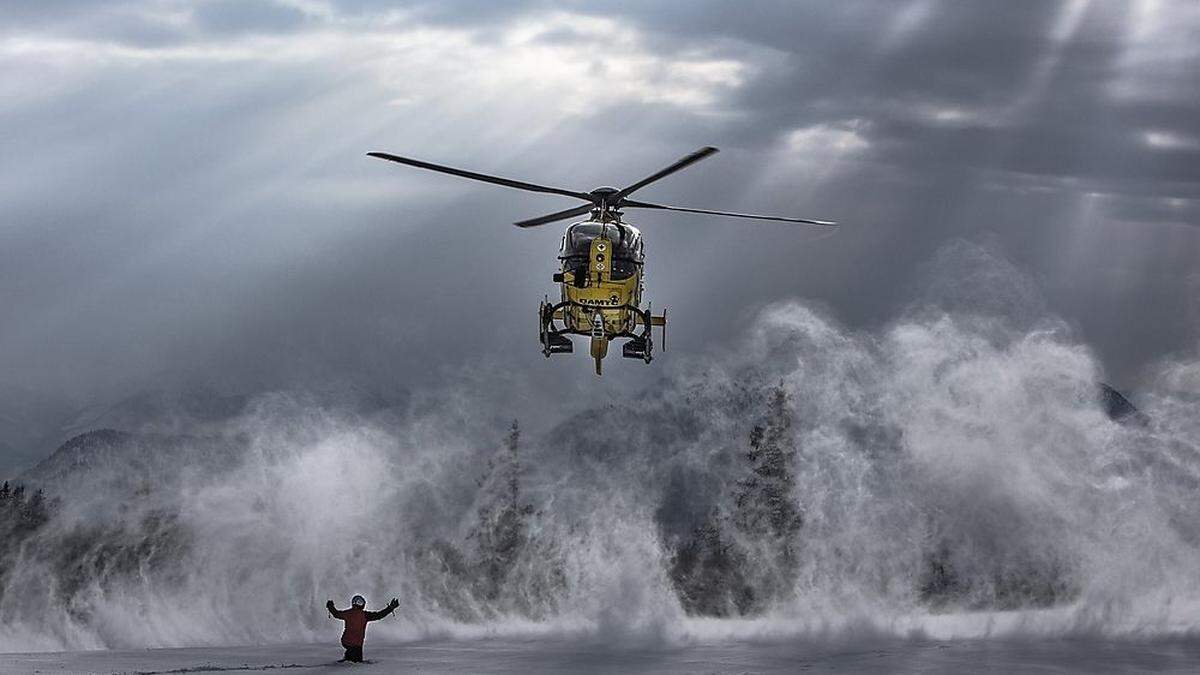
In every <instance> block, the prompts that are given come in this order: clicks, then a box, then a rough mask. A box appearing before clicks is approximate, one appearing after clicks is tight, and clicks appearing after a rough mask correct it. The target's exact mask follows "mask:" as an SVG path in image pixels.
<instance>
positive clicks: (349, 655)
mask: <svg viewBox="0 0 1200 675" xmlns="http://www.w3.org/2000/svg"><path fill="white" fill-rule="evenodd" d="M399 606H400V601H399V600H397V599H396V598H392V601H391V602H389V603H388V606H387V607H386V608H384V609H383V610H382V611H379V612H368V611H367V599H366V598H364V597H363V596H361V595H356V596H354V597H353V598H351V600H350V608H349V609H337V608H336V607H334V606H333V601H332V600H330V601H328V602H326V603H325V609H327V610H329V613H330V614H332V615H333V618H335V619H341V620H342V622H343V623H344V624H345V626H346V627H345V630H343V631H342V647H345V649H346V655H345V656H344V657H342V660H343V661H352V662H354V663H361V662H362V660H363V651H362V650H363V640H364V639H365V638H366V636H367V623H368V622H371V621H378V620H379V619H382V618H383V617H385V616H387V615H388V614H391V613H392V612H394V611H396V608H397V607H399Z"/></svg>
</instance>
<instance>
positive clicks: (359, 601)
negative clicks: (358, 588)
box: [350, 595, 367, 607]
mask: <svg viewBox="0 0 1200 675" xmlns="http://www.w3.org/2000/svg"><path fill="white" fill-rule="evenodd" d="M350 604H351V605H353V606H355V607H366V606H367V599H366V598H364V597H363V596H361V595H356V596H354V597H353V598H350Z"/></svg>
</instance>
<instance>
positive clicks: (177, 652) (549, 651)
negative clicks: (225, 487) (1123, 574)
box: [0, 639, 1200, 675]
mask: <svg viewBox="0 0 1200 675" xmlns="http://www.w3.org/2000/svg"><path fill="white" fill-rule="evenodd" d="M366 656H367V658H368V659H369V660H370V661H371V662H370V663H367V664H361V665H354V664H345V663H337V662H336V660H337V659H338V658H340V657H341V652H340V650H339V649H338V648H337V646H336V645H332V644H331V645H311V644H310V645H286V646H258V647H230V648H215V647H199V648H186V649H153V650H136V651H92V652H57V653H38V654H0V672H3V673H129V674H135V673H136V674H140V675H151V674H154V675H157V674H165V673H205V672H271V671H276V670H278V671H289V672H291V671H300V672H304V673H344V672H347V671H350V670H353V671H354V672H362V673H396V672H400V673H409V672H411V673H737V674H749V673H793V672H839V673H967V672H970V673H984V672H988V673H1134V672H1147V671H1149V672H1168V673H1195V672H1198V671H1200V641H1196V640H1190V641H1159V642H1126V641H1121V642H1099V641H1094V640H1088V641H1073V640H1060V641H1034V642H1030V641H996V640H992V641H982V640H977V641H894V642H877V643H872V644H871V645H869V646H868V645H862V644H860V645H849V644H845V645H838V646H814V645H812V644H805V645H803V646H801V645H797V644H794V643H766V644H764V643H751V642H737V643H721V644H703V645H689V646H679V647H668V646H656V647H646V648H621V649H613V648H612V647H610V646H606V645H602V644H600V643H598V642H597V643H579V642H571V641H565V640H546V639H538V640H477V641H452V640H438V641H424V642H414V643H408V644H368V645H367V654H366Z"/></svg>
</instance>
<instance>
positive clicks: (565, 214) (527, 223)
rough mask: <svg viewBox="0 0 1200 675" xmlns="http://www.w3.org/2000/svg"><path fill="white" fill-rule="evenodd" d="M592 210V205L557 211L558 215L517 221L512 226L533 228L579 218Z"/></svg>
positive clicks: (551, 214)
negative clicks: (575, 217)
mask: <svg viewBox="0 0 1200 675" xmlns="http://www.w3.org/2000/svg"><path fill="white" fill-rule="evenodd" d="M593 208H595V207H594V206H593V205H592V204H584V205H583V206H576V207H575V208H573V209H567V210H566V211H559V212H558V213H548V214H546V215H544V216H539V217H537V218H530V219H529V220H521V221H517V222H515V223H513V225H516V226H517V227H534V226H535V225H545V224H546V223H553V222H554V221H556V220H563V219H566V218H571V217H574V216H581V215H583V214H585V213H587V212H588V211H591V210H592V209H593Z"/></svg>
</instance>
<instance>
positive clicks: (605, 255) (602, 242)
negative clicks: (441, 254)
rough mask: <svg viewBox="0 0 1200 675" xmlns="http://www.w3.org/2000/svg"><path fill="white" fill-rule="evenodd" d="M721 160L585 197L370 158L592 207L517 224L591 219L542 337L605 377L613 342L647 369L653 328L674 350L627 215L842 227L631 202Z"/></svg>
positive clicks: (579, 232)
mask: <svg viewBox="0 0 1200 675" xmlns="http://www.w3.org/2000/svg"><path fill="white" fill-rule="evenodd" d="M715 152H717V149H716V148H713V147H703V148H700V149H699V150H697V151H695V152H693V153H691V154H690V155H688V156H686V157H684V158H682V159H680V160H679V161H677V162H675V163H674V164H671V165H670V166H668V167H666V168H665V169H662V170H661V171H657V172H655V173H653V174H651V175H649V176H647V177H645V178H643V179H641V180H639V181H638V182H636V183H633V184H631V185H629V186H628V187H625V188H621V189H617V188H614V187H598V188H596V189H594V190H592V191H591V192H579V191H577V190H567V189H564V188H557V187H549V186H545V185H536V184H534V183H526V182H524V181H518V180H512V179H510V178H502V177H500V176H489V175H487V174H482V173H476V172H474V171H465V170H463V169H455V168H452V167H448V166H442V165H440V164H432V163H430V162H423V161H421V160H417V159H410V158H408V157H400V156H397V155H392V154H389V153H386V152H369V153H367V154H368V155H369V156H371V157H378V158H379V159H386V160H388V161H391V162H398V163H400V164H407V165H408V166H415V167H417V168H419V169H428V170H430V171H439V172H441V173H448V174H450V175H452V176H459V177H460V178H470V179H472V180H478V181H483V182H485V183H493V184H496V185H503V186H505V187H510V188H516V189H518V190H528V191H530V192H542V193H546V194H554V195H562V196H564V197H574V198H575V199H581V200H583V201H585V202H587V203H586V204H584V205H582V206H577V207H574V208H570V209H566V210H565V211H558V212H557V213H550V214H547V215H544V216H540V217H537V218H531V219H529V220H522V221H520V222H517V223H514V224H515V225H516V226H517V227H534V226H537V225H545V224H546V223H552V222H555V221H558V220H566V219H567V218H575V217H577V216H582V215H584V214H589V217H588V219H587V220H584V221H580V222H577V223H574V224H572V225H570V226H569V227H567V231H566V232H565V233H564V234H563V238H562V243H561V244H560V245H559V255H558V259H559V261H560V268H559V271H558V272H557V273H556V274H555V275H554V281H555V282H557V283H558V284H559V286H560V287H561V295H560V299H559V301H558V302H555V303H551V302H550V301H549V298H547V299H544V300H543V301H542V304H541V306H540V307H539V308H538V336H539V338H540V340H541V343H542V353H543V354H545V355H546V357H547V358H549V357H550V356H551V355H552V354H569V353H571V352H573V351H574V345H573V343H572V342H571V339H570V338H569V337H568V336H569V335H582V336H584V337H586V338H589V339H590V340H591V355H592V358H593V359H595V361H596V374H597V375H600V374H601V364H602V362H603V360H604V357H605V356H606V355H607V354H608V343H609V342H610V341H612V340H615V339H618V338H626V339H627V341H626V342H625V344H623V345H622V346H621V356H623V357H625V358H630V359H642V360H643V361H645V362H646V363H650V361H651V359H653V358H654V341H653V340H652V338H651V334H650V333H651V330H650V329H651V328H652V327H653V326H659V327H660V329H661V331H662V338H663V349H666V342H667V339H666V338H667V336H666V331H667V316H666V311H664V312H663V313H662V314H660V315H657V316H656V315H654V314H652V313H651V311H650V305H649V303H647V304H646V308H645V309H642V307H641V305H642V291H643V290H644V287H643V280H642V273H643V265H644V263H645V255H646V251H645V245H644V243H643V241H642V234H641V232H639V231H638V229H637V228H636V227H634V226H632V225H630V224H629V223H626V222H624V221H623V220H622V219H621V216H622V213H621V210H622V209H627V208H635V209H660V210H666V211H683V212H685V213H702V214H706V215H713V216H729V217H732V218H751V219H754V220H775V221H782V222H787V223H805V224H809V225H822V226H826V227H833V226H835V225H836V223H834V222H830V221H826V220H809V219H807V218H787V217H783V216H759V215H753V214H749V213H730V212H728V211H710V210H708V209H693V208H685V207H682V206H666V205H663V204H653V203H650V202H642V201H636V200H633V199H629V195H631V194H633V192H635V191H637V190H640V189H641V188H644V187H646V186H647V185H649V184H650V183H653V182H655V181H657V180H659V179H662V178H665V177H666V176H669V175H671V174H673V173H675V172H676V171H679V170H680V169H683V168H685V167H688V166H690V165H692V164H695V163H696V162H699V161H700V160H702V159H704V158H706V157H708V156H710V155H712V154H714V153H715Z"/></svg>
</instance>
